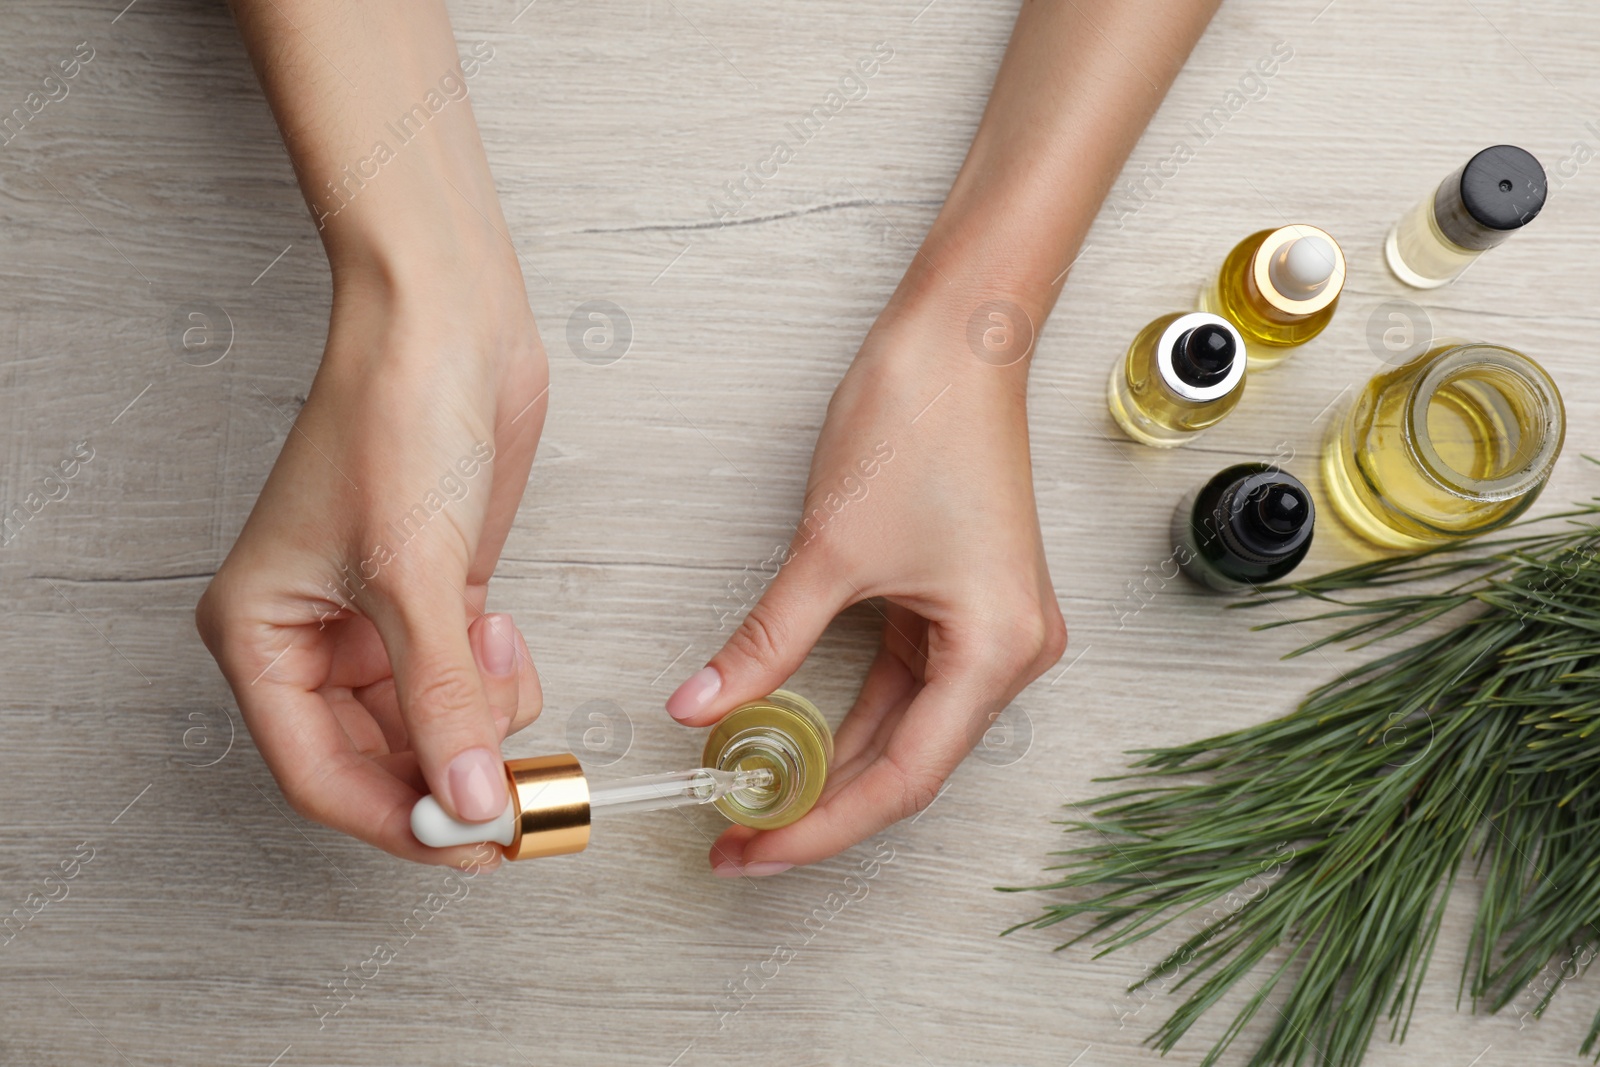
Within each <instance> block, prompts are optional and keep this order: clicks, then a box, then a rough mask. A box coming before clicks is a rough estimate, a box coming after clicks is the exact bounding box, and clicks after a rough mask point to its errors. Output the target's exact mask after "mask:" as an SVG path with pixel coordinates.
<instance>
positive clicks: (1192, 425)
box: [1106, 311, 1244, 448]
mask: <svg viewBox="0 0 1600 1067" xmlns="http://www.w3.org/2000/svg"><path fill="white" fill-rule="evenodd" d="M1185 314H1187V312H1182V311H1175V312H1173V313H1172V314H1170V315H1162V316H1161V317H1160V318H1158V319H1155V320H1153V321H1152V322H1151V323H1150V324H1149V325H1148V326H1146V327H1145V328H1144V329H1142V330H1140V331H1139V333H1138V334H1137V335H1136V336H1135V337H1134V339H1133V343H1132V344H1130V345H1129V346H1128V352H1127V355H1126V356H1124V357H1123V358H1122V359H1120V360H1118V361H1117V362H1116V364H1115V365H1114V366H1113V367H1112V368H1111V380H1110V381H1109V382H1108V383H1107V384H1106V406H1107V407H1108V408H1109V409H1110V411H1111V417H1112V419H1114V420H1115V421H1116V424H1117V425H1118V426H1119V427H1121V428H1122V432H1123V433H1125V434H1127V435H1128V436H1129V437H1131V438H1133V439H1134V440H1135V441H1138V442H1140V443H1142V444H1147V445H1154V446H1155V447H1156V448H1173V447H1175V446H1177V445H1181V444H1186V443H1188V442H1189V441H1191V440H1193V439H1194V437H1195V435H1197V434H1198V433H1199V432H1200V431H1201V430H1204V429H1205V428H1206V427H1208V426H1211V425H1213V424H1215V423H1217V422H1218V421H1220V420H1221V419H1222V418H1223V416H1225V415H1227V414H1228V412H1230V411H1232V410H1233V409H1234V407H1236V406H1237V405H1238V403H1239V398H1240V397H1242V396H1243V395H1244V383H1243V382H1242V381H1241V382H1240V383H1239V386H1238V388H1236V389H1234V390H1233V391H1232V392H1230V393H1229V394H1228V395H1227V396H1223V397H1219V398H1218V399H1216V400H1210V401H1205V402H1196V401H1193V400H1187V399H1185V398H1183V397H1181V396H1179V395H1178V394H1176V393H1174V392H1173V391H1172V390H1171V389H1170V388H1168V387H1167V385H1166V383H1165V382H1164V381H1162V379H1161V372H1160V370H1159V369H1158V368H1157V366H1156V343H1157V342H1158V341H1160V340H1161V334H1162V333H1163V332H1164V331H1165V330H1166V328H1167V327H1168V326H1170V325H1171V324H1172V323H1173V322H1175V321H1177V320H1178V319H1180V318H1182V317H1183V316H1184V315H1185Z"/></svg>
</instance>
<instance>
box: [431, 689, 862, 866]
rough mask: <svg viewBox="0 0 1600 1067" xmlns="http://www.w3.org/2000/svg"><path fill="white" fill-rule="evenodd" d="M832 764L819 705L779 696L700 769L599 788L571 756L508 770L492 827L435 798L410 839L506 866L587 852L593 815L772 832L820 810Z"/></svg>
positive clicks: (745, 714)
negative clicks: (710, 821) (486, 849)
mask: <svg viewBox="0 0 1600 1067" xmlns="http://www.w3.org/2000/svg"><path fill="white" fill-rule="evenodd" d="M832 761H833V733H832V732H831V731H830V730H829V729H828V723H827V720H825V719H824V718H823V717H822V714H821V712H819V711H817V708H816V705H814V704H812V703H811V701H809V700H807V699H806V698H805V697H803V696H800V695H798V694H796V693H791V692H788V691H787V690H783V689H779V690H777V691H776V692H774V693H772V694H770V695H768V696H766V697H763V698H762V699H760V700H752V701H750V702H749V703H747V704H741V705H740V706H739V707H737V708H734V709H733V710H732V711H730V712H728V714H727V715H726V716H724V717H723V719H722V721H721V722H719V723H717V725H716V726H714V727H712V729H711V733H710V735H709V736H708V737H707V738H706V745H705V751H704V753H703V754H702V755H701V766H699V767H696V768H694V769H692V770H687V771H668V772H666V773H664V774H645V775H640V776H638V777H636V778H622V779H617V780H613V781H609V782H593V783H591V782H590V781H589V780H588V778H587V776H586V775H585V774H584V771H583V767H582V766H581V765H579V763H578V760H577V757H575V756H573V755H571V754H569V753H565V752H563V753H559V754H556V755H551V756H532V757H528V758H525V759H514V760H507V761H506V782H507V785H508V787H509V790H510V793H511V799H510V800H509V801H508V802H507V803H506V808H505V811H503V812H501V813H500V816H499V817H498V818H495V819H491V820H489V821H488V822H479V823H468V822H461V821H460V820H457V819H454V818H451V817H450V816H449V815H448V814H446V813H445V810H444V809H443V808H442V807H441V806H440V805H439V802H438V801H437V800H435V799H434V798H433V797H431V796H427V797H423V798H422V799H421V800H419V801H417V803H416V805H415V806H414V807H413V808H412V809H411V832H412V833H413V834H414V835H415V836H416V838H417V840H418V841H420V842H422V843H423V844H424V845H429V846H431V847H433V848H445V847H448V846H451V845H470V844H476V843H478V842H480V841H484V842H494V843H495V844H498V845H499V846H501V851H502V852H504V853H505V857H506V859H509V860H525V859H535V858H538V857H541V856H560V855H566V854H568V853H572V852H582V851H583V850H584V849H585V848H587V847H589V823H590V819H591V817H592V816H594V815H596V814H598V815H601V816H602V817H609V816H611V815H623V814H629V813H632V812H641V811H656V810H659V809H662V808H683V807H693V806H695V805H699V804H714V805H716V808H717V810H718V811H720V812H722V814H724V815H726V816H727V817H728V818H729V819H730V820H732V821H733V822H736V823H739V824H741V825H743V826H753V827H755V828H757V829H761V830H771V829H775V828H777V827H780V826H788V825H789V824H790V823H792V822H795V821H797V820H798V819H799V818H800V817H801V816H803V815H805V814H806V812H808V811H810V810H811V809H812V807H813V806H814V805H815V804H816V802H817V798H818V797H820V796H821V795H822V787H823V785H824V784H825V783H826V782H827V780H828V764H829V763H831V762H832Z"/></svg>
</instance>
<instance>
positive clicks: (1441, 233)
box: [1383, 144, 1549, 289]
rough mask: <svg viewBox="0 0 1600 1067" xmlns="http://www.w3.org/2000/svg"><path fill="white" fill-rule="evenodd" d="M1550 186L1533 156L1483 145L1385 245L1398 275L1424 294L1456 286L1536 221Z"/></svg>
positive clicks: (1405, 219) (1510, 147)
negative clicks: (1475, 264)
mask: <svg viewBox="0 0 1600 1067" xmlns="http://www.w3.org/2000/svg"><path fill="white" fill-rule="evenodd" d="M1548 191H1549V181H1548V179H1547V178H1546V176H1545V173H1544V167H1542V166H1540V165H1539V161H1538V159H1536V158H1534V156H1533V154H1532V153H1531V152H1528V151H1527V150H1525V149H1522V148H1518V147H1517V146H1516V145H1509V144H1501V145H1494V146H1492V147H1490V148H1485V149H1484V150H1483V151H1481V152H1479V153H1478V154H1477V155H1475V156H1473V157H1472V158H1471V159H1469V160H1467V162H1466V163H1464V164H1462V165H1461V166H1460V167H1457V168H1456V169H1455V170H1454V171H1452V172H1451V173H1450V175H1449V176H1448V177H1446V178H1445V180H1444V181H1442V182H1440V183H1439V185H1438V187H1437V188H1436V189H1434V191H1433V192H1432V193H1430V194H1429V195H1427V196H1425V197H1423V198H1422V199H1421V200H1420V201H1418V202H1417V204H1416V206H1415V207H1413V208H1412V209H1411V210H1410V211H1408V212H1406V213H1405V214H1404V215H1402V216H1401V217H1400V221H1399V222H1397V223H1395V225H1394V228H1393V229H1391V230H1390V231H1389V236H1388V238H1387V240H1385V241H1384V245H1383V254H1384V258H1385V259H1386V260H1387V261H1388V264H1389V269H1390V270H1392V271H1393V272H1394V276H1395V277H1396V278H1399V279H1400V280H1401V281H1403V282H1405V283H1406V284H1407V285H1410V286H1413V287H1415V288H1418V289H1436V288H1438V287H1439V286H1441V285H1444V284H1446V283H1447V282H1452V281H1455V279H1456V278H1457V277H1459V276H1460V274H1461V272H1462V271H1464V270H1466V269H1467V268H1468V267H1469V266H1471V265H1472V262H1473V261H1474V260H1476V259H1477V258H1478V257H1479V256H1481V255H1483V253H1484V252H1486V251H1488V250H1489V249H1491V248H1493V247H1494V246H1495V245H1498V244H1500V243H1501V242H1502V241H1504V240H1505V239H1506V238H1508V237H1510V236H1511V235H1512V234H1513V233H1516V232H1517V231H1518V230H1520V229H1522V227H1524V226H1526V225H1527V224H1528V223H1530V222H1532V221H1533V220H1534V219H1535V218H1536V217H1538V214H1539V212H1540V210H1541V209H1542V208H1543V207H1544V201H1545V196H1546V194H1547V193H1548Z"/></svg>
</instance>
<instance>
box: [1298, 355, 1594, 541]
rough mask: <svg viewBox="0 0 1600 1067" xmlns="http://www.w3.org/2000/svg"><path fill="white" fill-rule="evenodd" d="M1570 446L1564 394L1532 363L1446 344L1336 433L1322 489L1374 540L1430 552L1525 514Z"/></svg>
mask: <svg viewBox="0 0 1600 1067" xmlns="http://www.w3.org/2000/svg"><path fill="white" fill-rule="evenodd" d="M1565 436H1566V412H1565V409H1564V408H1563V407H1562V403H1561V394H1560V392H1559V391H1558V390H1557V389H1556V385H1555V382H1554V381H1552V380H1551V378H1550V376H1549V375H1548V374H1546V373H1545V371H1544V369H1543V368H1542V367H1540V366H1539V365H1538V364H1537V363H1535V362H1534V361H1533V360H1531V359H1529V358H1528V357H1527V356H1525V355H1523V354H1521V353H1520V352H1516V351H1513V350H1512V349H1509V348H1504V347H1502V346H1500V345H1493V344H1479V343H1467V342H1461V341H1444V342H1440V343H1437V344H1435V345H1434V346H1433V347H1432V348H1430V349H1429V350H1428V351H1426V352H1424V353H1422V354H1421V355H1419V356H1417V357H1416V358H1415V359H1413V360H1411V361H1410V362H1408V363H1405V364H1403V365H1402V366H1399V367H1396V368H1394V369H1393V370H1389V371H1386V372H1384V373H1382V374H1379V375H1377V376H1376V377H1375V378H1373V379H1372V380H1371V381H1370V382H1368V383H1367V386H1366V388H1365V389H1363V390H1362V391H1361V394H1360V395H1359V396H1358V397H1356V399H1355V401H1354V402H1353V403H1352V404H1351V405H1350V407H1349V408H1348V409H1347V410H1346V411H1345V412H1344V414H1343V416H1342V417H1340V418H1337V419H1335V420H1334V421H1333V422H1332V423H1331V425H1330V428H1329V436H1328V440H1327V442H1326V444H1325V446H1324V449H1323V456H1322V475H1323V486H1324V489H1325V491H1326V493H1327V495H1328V501H1329V503H1330V504H1331V505H1332V506H1333V510H1334V513H1335V514H1337V515H1338V516H1339V518H1340V519H1341V520H1343V522H1344V523H1345V525H1346V526H1348V527H1349V528H1350V529H1351V530H1353V531H1354V532H1356V533H1357V534H1359V535H1361V536H1362V537H1364V538H1366V539H1367V540H1368V541H1371V542H1373V543H1374V544H1377V545H1381V546H1383V547H1386V548H1399V549H1417V548H1425V547H1428V546H1431V545H1438V544H1444V543H1446V542H1449V541H1452V540H1456V539H1458V538H1463V537H1472V536H1474V535H1477V534H1481V533H1484V532H1486V531H1489V530H1493V529H1495V528H1497V527H1500V526H1504V525H1505V524H1506V523H1508V522H1511V521H1512V520H1513V519H1515V518H1516V517H1517V516H1518V515H1521V514H1522V513H1523V512H1524V511H1526V510H1527V508H1528V506H1529V505H1530V504H1532V503H1533V501H1534V500H1535V498H1537V497H1538V495H1539V491H1540V490H1541V489H1543V488H1544V484H1545V482H1546V480H1547V479H1548V478H1549V476H1550V470H1551V468H1552V467H1553V466H1554V465H1555V461H1556V457H1557V456H1558V455H1560V453H1561V444H1562V441H1563V440H1564V438H1565Z"/></svg>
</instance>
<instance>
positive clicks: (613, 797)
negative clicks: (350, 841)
mask: <svg viewBox="0 0 1600 1067" xmlns="http://www.w3.org/2000/svg"><path fill="white" fill-rule="evenodd" d="M776 784H777V777H776V775H775V774H774V773H773V771H772V769H771V768H770V767H755V768H750V769H746V770H733V771H724V770H717V769H716V768H714V767H696V768H695V769H693V770H689V771H667V772H665V773H663V774H641V775H639V776H638V777H635V778H619V779H617V780H616V781H612V782H594V783H591V784H590V785H589V811H590V812H591V813H592V814H594V815H599V816H607V815H624V814H629V813H632V812H641V811H657V810H660V809H662V808H684V807H693V806H695V805H699V804H709V803H711V802H712V801H714V800H721V799H722V798H723V797H725V796H729V795H731V794H734V793H739V794H741V795H742V796H743V797H745V798H749V799H750V800H751V801H755V800H756V799H757V798H759V797H760V796H761V795H762V794H764V793H769V792H770V791H771V790H772V789H773V788H774V787H775V786H776ZM515 823H516V811H515V808H514V806H513V805H512V804H511V803H509V802H508V803H507V804H506V810H505V811H503V812H501V813H500V817H499V818H497V819H491V820H490V821H488V822H461V821H460V820H458V819H453V818H451V817H450V816H449V815H447V814H446V813H445V810H444V808H442V807H440V806H439V802H438V801H437V800H435V799H433V797H431V796H427V797H423V798H422V799H421V800H419V801H417V805H416V807H415V808H413V809H412V810H411V832H412V833H414V834H415V835H416V837H417V840H418V841H421V842H422V843H423V844H424V845H429V846H431V847H433V848H447V847H449V846H451V845H471V844H476V843H477V842H480V841H494V842H496V843H498V844H501V845H509V844H511V842H512V840H513V839H514V838H515V835H516V825H515Z"/></svg>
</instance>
